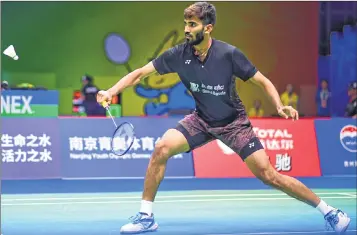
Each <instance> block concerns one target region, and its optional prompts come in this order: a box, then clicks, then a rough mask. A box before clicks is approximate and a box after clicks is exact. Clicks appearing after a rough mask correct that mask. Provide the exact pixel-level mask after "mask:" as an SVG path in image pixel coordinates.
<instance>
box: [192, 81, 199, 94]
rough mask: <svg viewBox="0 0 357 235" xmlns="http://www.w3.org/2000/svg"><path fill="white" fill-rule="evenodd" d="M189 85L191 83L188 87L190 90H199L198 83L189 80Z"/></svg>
mask: <svg viewBox="0 0 357 235" xmlns="http://www.w3.org/2000/svg"><path fill="white" fill-rule="evenodd" d="M190 85H191V87H190V89H191V91H193V92H200V86H199V85H198V84H196V83H194V82H190Z"/></svg>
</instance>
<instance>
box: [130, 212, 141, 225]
mask: <svg viewBox="0 0 357 235" xmlns="http://www.w3.org/2000/svg"><path fill="white" fill-rule="evenodd" d="M142 216H143V214H141V213H137V214H136V215H134V216H132V217H130V218H129V220H130V221H131V222H132V223H133V224H138V223H140V220H141V218H142Z"/></svg>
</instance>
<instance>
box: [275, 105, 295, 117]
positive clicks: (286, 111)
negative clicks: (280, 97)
mask: <svg viewBox="0 0 357 235" xmlns="http://www.w3.org/2000/svg"><path fill="white" fill-rule="evenodd" d="M278 114H279V115H280V116H281V117H283V118H285V119H288V118H290V117H291V118H292V119H293V120H299V113H298V111H297V110H295V109H294V108H293V107H291V106H282V107H280V108H278Z"/></svg>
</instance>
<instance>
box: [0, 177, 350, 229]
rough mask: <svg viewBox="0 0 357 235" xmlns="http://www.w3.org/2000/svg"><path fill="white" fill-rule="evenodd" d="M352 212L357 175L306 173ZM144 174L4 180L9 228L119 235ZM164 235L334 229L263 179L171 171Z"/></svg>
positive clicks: (163, 207) (164, 191) (160, 206)
mask: <svg viewBox="0 0 357 235" xmlns="http://www.w3.org/2000/svg"><path fill="white" fill-rule="evenodd" d="M300 180H301V181H302V182H303V183H305V184H306V185H307V186H309V187H311V188H312V189H313V190H314V191H315V192H316V193H317V194H318V195H319V196H320V197H321V198H323V199H324V200H325V201H326V202H327V203H329V204H331V205H332V206H334V207H338V208H341V209H342V210H344V211H345V212H346V213H347V214H348V215H349V216H350V217H351V219H352V222H351V224H350V227H349V229H348V231H347V232H346V233H345V234H347V235H352V234H357V228H356V226H357V225H356V206H357V205H356V178H355V177H321V178H304V179H300ZM142 183H143V180H134V179H128V180H81V181H77V180H76V181H73V180H41V181H3V182H2V197H1V224H2V234H3V235H35V234H36V235H118V234H120V232H119V229H120V226H121V225H123V224H124V223H127V222H128V220H127V219H128V217H130V216H132V215H135V213H136V212H137V211H138V209H139V207H140V200H141V189H142ZM154 213H155V215H156V219H157V222H158V223H159V226H160V227H159V230H158V231H157V232H154V233H149V234H162V235H174V234H175V235H176V234H177V235H179V234H182V235H185V234H187V235H218V234H226V235H228V234H230V235H233V234H235V235H238V234H241V235H270V234H271V235H273V234H280V235H283V234H334V233H333V232H332V231H326V230H325V221H324V219H323V217H322V215H321V214H320V213H319V212H318V211H317V210H316V209H314V208H311V207H309V206H307V205H305V204H303V203H301V202H299V201H296V200H294V199H291V198H290V197H288V196H286V195H285V194H283V193H281V192H279V191H277V190H272V189H271V188H269V187H268V186H265V185H263V184H262V183H261V182H259V181H258V180H256V179H166V180H164V182H163V183H162V184H161V186H160V191H159V193H158V195H157V198H156V202H155V204H154Z"/></svg>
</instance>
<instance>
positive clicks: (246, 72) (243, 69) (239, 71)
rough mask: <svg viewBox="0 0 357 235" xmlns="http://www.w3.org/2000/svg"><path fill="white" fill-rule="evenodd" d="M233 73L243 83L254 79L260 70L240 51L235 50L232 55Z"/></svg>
mask: <svg viewBox="0 0 357 235" xmlns="http://www.w3.org/2000/svg"><path fill="white" fill-rule="evenodd" d="M232 61H233V73H234V75H235V76H237V77H239V78H240V79H242V80H243V81H247V80H249V79H250V78H251V77H253V76H254V75H255V74H256V73H257V72H258V69H257V68H256V67H255V66H254V65H253V64H252V62H250V61H249V59H248V58H247V57H246V56H245V55H244V54H243V52H241V51H240V50H239V49H237V48H234V50H233V53H232Z"/></svg>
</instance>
